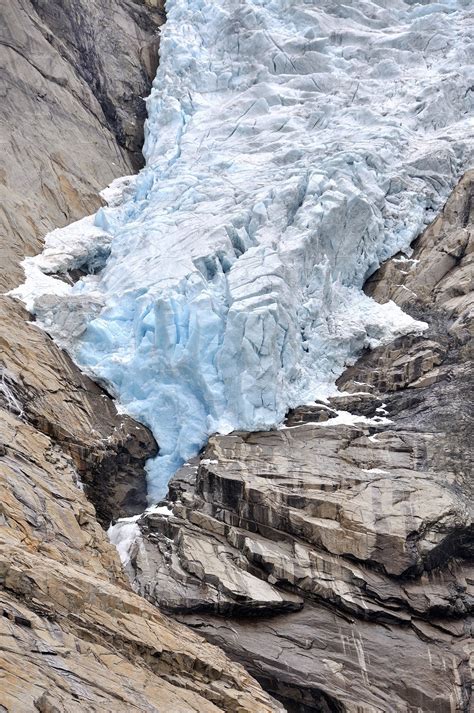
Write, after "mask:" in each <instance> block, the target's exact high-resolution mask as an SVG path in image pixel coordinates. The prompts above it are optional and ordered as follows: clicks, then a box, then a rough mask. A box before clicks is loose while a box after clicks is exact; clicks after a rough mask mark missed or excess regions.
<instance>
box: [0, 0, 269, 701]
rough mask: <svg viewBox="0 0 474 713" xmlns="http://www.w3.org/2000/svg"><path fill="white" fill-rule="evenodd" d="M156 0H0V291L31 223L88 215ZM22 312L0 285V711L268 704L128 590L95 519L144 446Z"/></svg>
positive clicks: (116, 154)
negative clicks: (0, 239)
mask: <svg viewBox="0 0 474 713" xmlns="http://www.w3.org/2000/svg"><path fill="white" fill-rule="evenodd" d="M161 7H162V4H161V3H157V2H152V1H151V0H150V2H141V1H140V0H137V2H134V1H132V0H118V1H117V2H113V3H112V2H107V1H106V2H103V1H101V2H99V1H98V0H97V2H96V1H95V0H87V1H86V0H84V1H83V0H78V1H77V2H74V3H70V2H49V1H47V0H32V1H31V2H30V1H29V0H11V2H8V3H3V4H2V7H1V15H2V18H1V19H2V23H1V30H0V55H1V59H2V68H3V73H2V88H3V94H2V101H1V102H0V114H1V131H2V135H1V138H2V152H1V155H0V200H1V204H2V218H1V231H2V241H1V245H0V290H1V291H2V292H3V291H4V290H6V289H10V288H12V287H14V286H15V285H16V284H18V282H19V281H20V280H21V279H22V270H21V267H20V265H19V261H20V260H21V259H22V258H23V257H24V255H25V254H26V255H29V254H32V253H34V252H35V251H37V250H38V249H39V247H40V242H41V238H42V236H43V235H44V234H45V233H46V232H47V230H49V229H51V228H53V227H57V226H59V225H62V224H64V223H66V222H70V221H71V220H74V219H76V218H80V217H82V216H83V215H84V214H87V213H89V212H92V211H93V210H95V209H96V208H97V207H98V204H99V201H100V199H99V198H98V196H97V192H98V190H99V189H101V188H103V187H104V186H105V185H107V183H109V182H110V180H112V179H113V178H115V177H117V176H120V175H122V174H124V173H130V172H131V171H132V170H133V168H134V166H135V165H136V150H137V147H138V145H139V143H140V140H141V139H140V137H141V133H142V128H143V127H142V126H141V125H140V124H141V122H140V121H137V122H136V124H135V125H133V119H134V118H135V115H136V107H137V102H138V101H139V100H140V99H139V98H140V96H143V95H144V94H146V93H147V91H148V87H149V83H150V81H151V77H152V75H153V73H154V64H155V62H156V57H157V54H156V49H157V41H158V35H157V25H158V24H159V22H160V18H161V15H160V8H161ZM132 92H133V97H132ZM112 107H113V109H112ZM142 115H143V112H142ZM28 320H29V315H28V314H27V313H26V312H25V311H24V310H23V309H22V308H21V307H20V306H19V305H18V303H16V302H14V301H13V300H12V299H11V298H9V297H6V296H3V297H0V600H1V604H0V605H1V612H2V614H3V616H2V617H1V618H0V622H1V623H0V629H1V640H0V709H1V710H2V711H8V713H35V712H38V711H39V712H40V713H75V712H76V711H77V713H79V712H80V711H81V712H82V711H98V712H99V711H101V712H102V711H111V712H112V711H113V713H119V712H121V711H123V713H125V712H126V713H129V711H140V713H143V712H145V711H146V712H147V713H152V712H153V713H156V712H157V711H173V713H175V712H176V713H188V712H190V711H196V712H197V711H199V712H200V713H204V712H206V713H217V711H222V712H227V711H235V712H236V713H237V712H238V713H243V712H244V711H247V712H248V713H253V712H254V711H261V712H262V713H264V712H265V713H266V712H267V711H268V712H270V711H277V710H280V706H279V704H277V703H275V702H274V701H272V700H271V699H270V698H269V697H268V696H267V695H266V694H264V693H263V691H262V689H261V688H260V687H259V685H258V684H257V683H256V682H255V681H254V680H252V679H251V678H250V676H249V675H248V674H247V673H246V672H245V671H244V670H243V669H242V668H241V667H240V666H238V665H236V664H232V663H231V662H230V661H229V659H227V658H226V656H225V655H224V654H223V653H222V652H221V651H219V650H218V649H216V648H215V647H213V646H211V645H209V644H207V643H206V642H205V641H204V640H203V639H202V638H201V637H200V636H198V635H196V634H194V633H193V632H191V631H189V630H188V629H186V628H185V627H183V626H181V625H179V624H177V623H176V622H173V621H171V620H170V619H168V618H166V617H165V616H163V615H161V614H160V613H159V612H157V611H156V609H155V608H154V607H153V606H152V605H151V604H148V603H147V602H145V601H144V600H143V599H142V598H141V597H139V596H138V595H136V594H134V593H133V592H132V591H131V589H130V586H129V585H128V583H127V582H126V580H125V577H124V575H123V572H122V569H121V566H120V561H119V558H118V555H117V552H116V550H115V548H113V547H112V545H110V544H109V542H108V540H107V537H106V534H105V532H104V531H103V529H102V528H101V527H100V525H99V522H98V519H97V518H99V519H100V521H101V522H102V523H104V524H108V523H109V521H110V519H111V518H112V516H114V517H117V516H119V515H131V514H134V513H136V512H140V511H141V510H143V508H144V507H145V504H146V499H145V474H144V469H143V464H144V461H145V459H146V458H148V457H150V456H151V455H153V454H154V453H155V452H156V448H157V446H156V444H155V442H154V440H153V438H152V437H151V435H150V433H149V432H148V430H147V429H146V428H144V427H143V426H140V425H139V424H136V423H135V422H133V421H132V420H131V419H129V418H127V417H124V416H121V415H119V414H118V413H117V412H116V409H115V406H114V404H113V402H112V400H111V399H110V398H109V397H108V396H107V394H105V392H103V391H102V390H101V389H100V388H99V386H97V385H96V384H94V383H93V382H92V381H91V380H90V379H88V378H87V377H86V376H84V375H82V374H81V373H80V372H79V371H78V369H77V368H76V367H75V366H74V365H73V364H72V362H71V361H70V360H69V358H68V357H67V356H66V355H65V354H63V353H62V352H60V350H59V349H58V348H57V347H56V346H55V345H54V344H53V342H52V341H51V339H49V337H48V336H47V335H46V334H45V333H44V332H41V331H40V330H38V329H37V328H36V327H35V325H34V323H33V324H32V323H29V321H28ZM86 495H88V496H90V497H91V498H92V499H93V501H94V503H95V504H96V506H97V513H96V510H95V509H94V507H93V506H92V505H91V503H90V502H89V500H88V498H87V497H86Z"/></svg>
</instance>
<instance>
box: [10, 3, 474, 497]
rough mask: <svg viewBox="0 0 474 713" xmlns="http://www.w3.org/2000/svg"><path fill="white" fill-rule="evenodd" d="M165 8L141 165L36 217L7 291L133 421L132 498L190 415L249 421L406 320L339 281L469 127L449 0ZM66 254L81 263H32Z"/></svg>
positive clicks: (380, 252)
mask: <svg viewBox="0 0 474 713" xmlns="http://www.w3.org/2000/svg"><path fill="white" fill-rule="evenodd" d="M167 17H168V20H167V24H166V26H165V28H164V30H163V33H162V40H161V50H160V51H161V62H160V66H159V69H158V73H157V77H156V80H155V83H154V87H153V90H152V93H151V96H150V97H149V99H148V102H147V106H148V122H147V130H146V142H145V147H144V155H145V158H146V167H145V168H144V169H143V170H142V171H141V172H140V174H139V175H138V177H136V178H135V179H129V178H128V179H125V180H124V181H123V182H122V184H116V185H115V186H114V187H113V189H112V191H111V192H109V194H108V196H109V198H110V201H111V203H110V205H109V207H105V208H101V209H100V210H99V211H98V212H97V213H96V215H95V216H93V217H92V218H88V219H85V220H84V221H80V222H79V223H76V224H74V225H73V226H70V227H69V228H67V229H63V230H61V231H54V232H53V233H52V234H51V235H50V236H48V237H47V239H46V249H45V252H44V253H43V255H42V256H39V257H37V258H33V259H27V260H26V261H25V263H26V274H27V281H26V285H25V286H23V287H22V288H20V289H19V291H17V294H18V295H20V296H23V297H24V299H25V300H26V301H27V304H28V305H29V306H31V307H34V311H35V312H36V314H37V319H38V321H39V323H40V324H42V325H43V326H44V328H45V329H47V330H48V331H49V332H50V333H51V334H52V335H53V336H54V337H55V338H56V339H57V340H58V341H59V342H60V343H61V344H62V345H63V346H65V347H66V348H67V349H68V350H69V351H70V352H71V354H72V355H73V357H74V358H75V360H76V361H77V363H78V364H79V365H80V366H81V367H82V368H83V369H85V370H87V371H88V373H90V374H92V375H93V376H95V378H98V379H100V380H102V381H103V382H105V383H107V384H108V385H109V388H110V389H112V390H113V392H114V394H115V395H116V397H117V399H118V400H119V401H120V402H121V404H122V405H123V406H124V407H125V409H126V410H127V411H128V413H130V414H131V415H132V416H135V417H136V418H138V419H139V420H141V421H142V422H144V423H146V424H147V425H149V426H150V427H151V429H152V430H153V432H154V434H155V436H156V438H157V440H158V442H159V445H160V455H159V456H158V457H157V458H156V459H155V460H154V461H152V462H150V464H149V469H148V471H149V486H150V488H149V492H150V498H151V500H153V499H157V498H159V497H160V496H161V495H162V494H163V492H164V491H165V489H166V483H167V481H168V479H169V477H170V475H171V474H172V473H173V472H174V471H175V470H176V469H177V467H179V466H180V465H181V464H182V463H183V462H185V461H186V460H188V459H189V458H190V457H192V456H193V455H195V454H196V452H197V451H198V450H199V448H200V447H201V446H202V445H203V443H204V442H205V440H206V438H207V436H208V435H209V434H210V433H212V432H214V431H221V432H222V431H224V432H228V431H230V430H232V429H234V428H240V429H250V430H255V429H259V428H271V427H273V426H275V425H277V424H278V423H279V422H281V420H282V419H283V417H284V414H285V412H286V410H287V409H288V407H293V406H296V405H298V404H301V403H305V402H307V401H312V400H314V398H316V397H323V396H324V395H327V393H328V392H329V391H330V390H331V389H334V386H333V384H334V380H335V378H336V377H337V376H338V375H339V373H340V372H341V370H342V369H343V367H344V364H346V363H347V362H348V361H350V360H351V359H353V358H354V357H355V355H356V354H357V353H358V352H359V351H360V349H362V348H363V347H365V346H374V345H376V344H379V343H381V342H383V341H384V340H387V339H389V338H390V337H391V336H392V335H393V334H398V333H404V332H406V331H407V330H410V329H413V328H416V329H422V328H423V325H420V324H418V323H414V322H413V320H411V319H410V318H408V317H407V316H406V315H404V314H403V313H402V312H401V311H400V310H399V309H398V308H397V307H396V306H395V305H394V304H393V303H389V304H388V305H383V306H381V305H378V304H376V303H375V302H373V301H372V300H371V299H369V298H368V297H366V296H365V295H364V294H363V293H362V291H361V287H362V285H363V283H364V280H365V279H366V278H367V276H368V275H369V274H370V273H371V272H372V271H373V270H375V269H376V267H377V266H378V265H379V264H380V262H381V261H382V260H384V259H385V258H388V257H389V256H391V255H393V254H394V253H395V252H396V251H398V250H403V249H406V248H407V247H408V245H409V243H410V241H411V240H412V239H413V238H414V237H415V235H416V234H417V233H418V232H419V231H420V230H421V229H422V228H423V226H424V225H426V224H427V223H428V222H429V221H430V220H431V219H432V218H433V217H434V215H435V213H436V211H438V210H439V208H440V207H441V205H442V203H443V201H444V200H445V199H446V197H447V195H448V193H449V191H450V190H451V189H452V187H453V185H454V183H455V181H456V179H457V177H458V176H459V175H460V173H461V172H462V171H463V170H464V169H465V168H466V167H467V165H468V164H469V163H470V162H471V160H472V155H473V145H474V141H473V120H472V118H471V117H472V114H471V109H472V103H473V91H472V75H471V76H470V67H471V68H472V61H473V49H474V40H473V37H472V31H473V28H474V22H473V21H472V4H471V3H470V2H466V0H464V1H462V0H444V1H442V2H437V3H424V4H420V3H414V2H408V1H406V2H404V1H402V0H377V1H370V0H357V1H356V0H347V2H345V3H341V2H339V1H335V0H334V1H333V0H325V1H323V2H319V3H313V2H306V1H305V0H221V2H219V3H216V2H214V0H168V2H167ZM106 197H107V195H106ZM71 268H83V269H84V268H87V269H88V271H89V272H91V273H97V274H90V275H88V276H86V277H83V278H82V279H80V280H79V281H78V282H76V284H75V285H74V286H70V285H68V284H66V282H64V281H63V280H61V279H58V278H57V277H53V276H52V275H51V273H60V272H61V271H62V272H66V271H67V270H70V269H71ZM101 268H103V269H101ZM98 270H99V272H98ZM45 273H50V274H49V275H47V274H45ZM34 298H35V299H34ZM33 301H34V305H33Z"/></svg>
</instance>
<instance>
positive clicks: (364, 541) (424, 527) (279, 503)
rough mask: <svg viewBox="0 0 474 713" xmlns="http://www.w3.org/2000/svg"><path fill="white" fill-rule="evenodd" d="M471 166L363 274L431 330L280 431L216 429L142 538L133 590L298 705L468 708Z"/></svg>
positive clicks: (124, 531) (135, 537) (403, 342)
mask: <svg viewBox="0 0 474 713" xmlns="http://www.w3.org/2000/svg"><path fill="white" fill-rule="evenodd" d="M473 201H474V172H471V173H469V174H467V175H466V176H465V177H464V178H463V180H462V181H461V182H460V184H459V185H458V186H457V188H456V189H455V191H454V192H453V194H452V196H451V197H450V199H449V201H448V203H447V205H446V207H445V209H444V211H443V212H442V214H441V215H440V216H439V218H438V219H437V220H436V221H435V222H434V223H433V224H432V225H431V226H430V227H429V228H428V229H427V230H426V231H425V232H424V233H423V234H422V235H421V236H420V237H419V238H418V239H417V240H416V241H415V243H414V245H413V252H412V254H411V255H410V257H406V256H403V255H397V256H395V257H394V258H393V259H392V260H390V261H388V263H386V264H385V265H384V266H383V267H382V268H381V269H380V270H379V271H378V272H377V273H375V274H374V275H373V276H372V277H371V278H370V280H369V281H368V283H367V291H368V292H370V293H371V294H372V295H373V296H374V298H375V299H378V300H380V301H385V300H388V299H393V300H394V301H396V302H397V303H398V304H400V305H401V306H403V308H404V309H406V310H407V311H408V312H410V314H412V315H413V316H414V317H416V318H417V319H422V320H425V321H426V322H427V323H428V329H427V331H426V332H425V333H424V334H423V335H422V336H419V335H418V336H411V337H403V338H401V339H399V340H397V341H395V342H393V343H392V344H390V345H388V346H385V347H380V348H378V349H375V350H373V351H370V352H368V353H367V354H364V355H362V357H361V358H360V359H359V360H358V362H357V363H356V364H355V365H354V366H352V367H350V368H349V369H347V371H346V372H345V373H344V375H343V376H342V377H341V378H340V380H339V388H340V390H341V395H340V396H338V397H336V398H334V399H333V400H332V402H331V404H330V405H328V404H322V403H320V404H315V405H314V406H308V407H305V408H302V409H296V410H295V411H294V412H292V413H291V414H289V417H288V420H287V422H286V425H285V427H284V428H282V429H280V430H278V431H273V432H267V433H251V434H249V433H233V434H231V435H228V436H215V437H213V438H211V439H210V442H209V445H208V446H207V448H206V450H205V452H204V453H203V454H202V456H201V457H200V458H198V459H196V460H195V461H194V462H191V463H189V464H188V465H186V466H185V467H184V468H183V469H182V470H181V471H180V472H179V473H178V474H177V475H176V476H175V478H174V479H173V480H172V482H171V485H170V495H169V501H168V502H166V503H162V504H161V505H160V506H159V507H157V508H155V509H154V510H152V511H151V512H148V513H146V514H145V515H143V516H142V517H141V518H139V519H138V522H136V523H135V522H134V523H123V524H119V525H118V526H117V528H118V529H116V530H115V536H116V537H117V539H118V540H119V541H120V540H122V541H123V540H124V538H126V537H128V544H129V545H130V543H133V544H132V545H131V546H130V547H129V548H128V552H129V558H130V559H129V561H128V563H127V569H128V574H129V576H130V579H131V581H132V583H133V586H134V588H135V590H136V591H139V592H140V593H142V594H143V595H144V596H146V597H147V598H148V599H149V600H150V601H152V602H154V603H156V604H157V605H158V606H160V607H162V608H164V609H166V610H168V611H169V612H171V613H173V614H174V616H176V617H177V618H178V619H179V620H180V621H183V622H186V623H187V624H188V625H189V626H192V627H195V628H196V630H197V631H199V633H200V634H203V635H204V636H205V637H206V638H207V639H208V640H209V641H212V642H214V643H217V644H219V645H220V646H222V648H223V649H224V650H226V651H227V652H229V653H230V654H231V655H232V657H233V658H234V659H236V660H238V661H241V662H242V663H244V665H245V666H246V668H247V669H248V670H249V671H250V672H251V673H252V674H253V675H254V676H256V677H257V678H258V679H259V680H260V681H261V682H262V684H263V685H264V687H265V688H266V689H267V690H269V691H271V692H272V693H273V694H274V695H275V696H276V697H278V698H279V699H280V700H281V701H282V702H283V703H284V704H285V706H286V707H287V710H288V711H298V713H300V712H302V711H354V712H355V711H357V712H358V713H361V712H362V711H364V713H369V712H370V713H373V712H375V711H381V712H382V711H383V712H384V713H385V712H388V711H390V712H391V711H393V712H395V711H397V712H401V711H404V712H406V713H408V712H410V713H412V712H414V711H418V712H421V711H423V712H424V713H425V712H426V713H445V712H446V711H459V712H461V711H463V712H464V713H467V711H468V710H469V709H470V704H471V698H470V695H471V693H470V690H471V683H472V659H471V658H470V657H471V656H472V652H471V650H470V642H471V641H472V639H471V638H470V626H471V620H470V618H469V615H470V613H471V612H472V605H473V598H472V588H471V589H470V587H472V581H473V575H474V570H473V567H472V547H473V537H472V532H473V531H472V512H471V511H470V507H469V506H470V503H471V502H472V472H473V469H472V450H471V447H470V443H471V441H470V438H471V437H472V412H473V411H472V386H473V381H472V349H473V340H472V336H473V334H472V324H473V322H472V305H473V292H472V280H473V274H474V269H473V258H472V256H473V245H474V242H473V236H474V231H473V223H472V206H473V205H474V202H473Z"/></svg>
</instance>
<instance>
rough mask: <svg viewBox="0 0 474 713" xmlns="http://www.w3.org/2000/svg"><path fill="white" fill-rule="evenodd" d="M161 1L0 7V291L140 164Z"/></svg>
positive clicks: (35, 1)
mask: <svg viewBox="0 0 474 713" xmlns="http://www.w3.org/2000/svg"><path fill="white" fill-rule="evenodd" d="M162 8H163V3H162V2H152V1H151V0H139V1H138V2H134V1H133V0H119V1H118V2H116V1H112V0H106V1H105V2H104V1H103V0H75V2H74V3H71V2H67V1H66V0H60V1H59V2H51V1H50V0H9V1H8V2H5V3H2V6H1V8H0V61H1V65H2V85H1V86H2V89H1V101H0V132H1V141H2V151H1V152H0V205H1V211H0V232H1V235H2V243H1V245H0V290H2V291H3V290H5V289H8V288H11V287H15V286H16V285H17V284H18V283H19V282H21V280H22V279H23V272H22V270H21V268H20V267H19V262H20V260H22V259H23V257H24V256H25V255H32V254H34V253H36V252H38V251H39V250H40V248H41V239H42V237H43V236H44V235H45V234H46V233H47V232H48V231H49V230H52V229H53V228H57V227H59V226H61V225H65V224H67V223H70V222H71V221H73V220H76V219H78V218H82V217H83V216H84V215H87V214H88V213H92V212H93V211H94V210H97V208H98V207H99V206H100V198H99V195H98V193H99V191H100V190H101V189H102V188H104V187H105V186H106V185H107V184H108V183H110V181H111V180H112V179H113V178H116V177H117V176H122V175H123V174H127V173H131V172H132V171H133V170H134V169H135V168H136V167H137V165H139V163H140V160H141V158H140V154H139V151H140V147H141V144H142V139H143V120H144V118H145V105H144V102H143V100H142V98H143V97H144V96H146V95H147V94H148V92H149V88H150V86H151V81H152V79H153V77H154V76H155V70H156V64H157V58H158V41H159V35H158V27H159V25H160V24H161V23H162V22H163V20H164V17H163V10H162Z"/></svg>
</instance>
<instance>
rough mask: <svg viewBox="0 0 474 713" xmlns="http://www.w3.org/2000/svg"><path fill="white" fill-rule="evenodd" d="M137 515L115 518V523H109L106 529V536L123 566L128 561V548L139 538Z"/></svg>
mask: <svg viewBox="0 0 474 713" xmlns="http://www.w3.org/2000/svg"><path fill="white" fill-rule="evenodd" d="M139 517H140V515H135V516H134V517H124V518H122V519H120V520H117V522H116V523H115V525H111V526H110V527H109V529H108V530H107V535H108V538H109V540H110V542H111V543H112V544H113V545H115V547H116V548H117V551H118V553H119V557H120V561H121V562H122V565H123V566H124V567H126V566H127V565H128V563H129V562H130V550H131V548H132V545H133V544H134V543H135V542H137V540H140V538H141V532H140V528H139V526H138V525H137V520H138V518H139Z"/></svg>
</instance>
